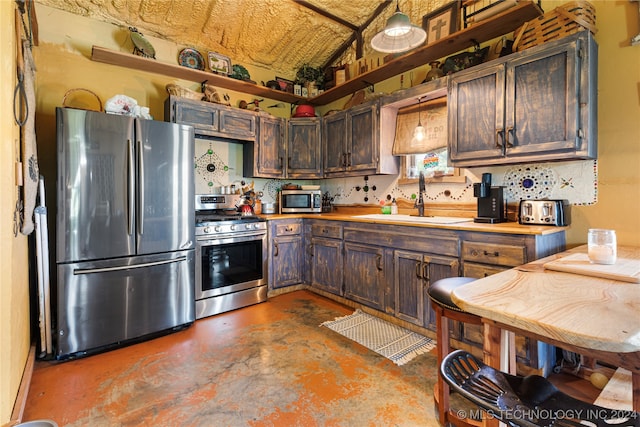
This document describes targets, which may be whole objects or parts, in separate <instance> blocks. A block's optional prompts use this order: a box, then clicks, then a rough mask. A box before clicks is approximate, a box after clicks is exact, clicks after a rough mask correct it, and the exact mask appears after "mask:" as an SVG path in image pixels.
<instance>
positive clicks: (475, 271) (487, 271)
mask: <svg viewBox="0 0 640 427" xmlns="http://www.w3.org/2000/svg"><path fill="white" fill-rule="evenodd" d="M508 269H509V267H498V266H494V265H485V264H475V263H472V262H465V263H464V264H463V267H462V275H463V276H464V277H473V278H475V279H481V278H483V277H487V276H491V275H492V274H496V273H500V272H501V271H504V270H508Z"/></svg>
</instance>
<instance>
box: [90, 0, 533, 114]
mask: <svg viewBox="0 0 640 427" xmlns="http://www.w3.org/2000/svg"><path fill="white" fill-rule="evenodd" d="M542 13H543V12H542V9H540V7H539V6H538V5H537V4H536V3H535V2H532V1H531V2H530V1H523V2H518V4H517V6H514V7H512V8H510V9H507V10H505V11H504V12H502V13H499V14H497V15H495V16H493V17H491V18H488V19H486V20H484V21H481V22H479V23H477V24H475V25H474V26H472V27H469V28H465V29H464V30H461V31H457V32H455V33H453V34H451V35H449V36H447V37H445V38H443V39H440V40H439V41H437V42H435V43H432V44H430V45H427V46H423V47H420V48H418V49H415V50H412V51H411V52H409V53H407V54H405V55H403V56H400V57H398V58H395V59H393V60H391V61H389V62H387V63H385V64H384V65H382V66H380V67H379V68H376V69H374V70H371V71H368V72H366V73H363V74H360V75H358V76H357V77H355V78H353V79H350V80H347V81H346V82H345V83H343V84H341V85H339V86H336V87H333V88H331V89H329V90H327V91H325V92H323V93H321V94H320V95H318V96H316V97H313V98H303V97H301V96H297V95H294V94H292V93H288V92H283V91H279V90H273V89H269V88H267V87H264V86H259V85H256V84H253V83H249V82H245V81H242V80H236V79H232V78H230V77H225V76H221V75H218V74H213V73H211V72H207V71H200V70H194V69H192V68H187V67H183V66H180V65H173V64H167V63H164V62H159V61H156V60H155V59H150V58H144V57H141V56H137V55H132V54H130V53H124V52H117V51H114V50H110V49H106V48H103V47H99V46H93V49H92V52H91V60H93V61H97V62H104V63H107V64H112V65H119V66H121V67H127V68H133V69H136V70H141V71H148V72H151V73H157V74H163V75H166V76H170V77H175V78H179V79H183V80H189V81H194V82H203V81H205V80H206V81H207V83H209V84H211V85H213V86H216V87H219V88H224V89H228V90H233V91H237V92H242V93H248V94H251V95H255V96H259V97H264V98H269V99H275V100H278V101H283V102H288V103H290V104H299V103H303V102H305V103H309V104H313V105H325V104H328V103H330V102H333V101H336V100H338V99H340V98H343V97H345V96H348V95H352V94H353V93H354V92H356V91H358V90H361V89H364V88H366V87H368V86H371V85H373V84H375V83H379V82H381V81H383V80H386V79H388V78H391V77H393V76H397V75H399V74H402V73H404V72H407V71H409V70H413V69H414V68H417V67H420V66H422V65H424V64H427V63H429V62H431V61H434V60H437V59H440V58H443V57H445V56H448V55H451V54H454V53H456V52H459V51H461V50H464V49H468V48H470V47H473V46H475V45H476V44H477V43H482V42H485V41H488V40H491V39H493V38H496V37H500V36H502V35H504V34H507V33H510V32H511V31H514V30H515V29H517V28H518V27H520V26H521V25H522V24H524V23H525V22H527V21H530V20H532V19H534V18H536V17H538V16H540V15H542Z"/></svg>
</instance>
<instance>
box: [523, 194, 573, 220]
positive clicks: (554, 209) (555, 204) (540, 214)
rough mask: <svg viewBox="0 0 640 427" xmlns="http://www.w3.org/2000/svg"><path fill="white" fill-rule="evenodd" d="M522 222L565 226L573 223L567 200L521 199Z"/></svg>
mask: <svg viewBox="0 0 640 427" xmlns="http://www.w3.org/2000/svg"><path fill="white" fill-rule="evenodd" d="M519 212H520V215H519V222H520V224H531V225H555V226H565V225H569V224H570V223H571V205H570V204H569V202H568V201H567V200H521V201H520V209H519Z"/></svg>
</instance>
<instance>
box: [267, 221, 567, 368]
mask: <svg viewBox="0 0 640 427" xmlns="http://www.w3.org/2000/svg"><path fill="white" fill-rule="evenodd" d="M303 221H304V222H303ZM270 223H271V224H270V227H269V230H270V233H272V234H271V236H270V237H271V247H270V264H269V265H270V269H271V270H270V272H269V277H270V289H275V288H279V287H284V286H290V285H294V284H300V283H306V284H307V285H309V286H310V288H311V289H318V290H322V291H324V292H325V293H327V294H328V295H329V296H331V295H335V296H336V298H338V297H339V298H346V299H348V300H351V301H353V302H355V303H358V304H362V305H363V306H366V307H370V308H372V309H375V310H378V311H380V312H381V313H385V314H387V315H391V316H395V317H397V318H398V319H400V320H403V321H406V322H410V323H411V324H413V325H416V326H419V327H423V328H425V329H428V330H431V331H435V315H434V312H433V310H432V309H431V303H430V300H429V297H428V294H427V289H428V287H429V285H430V284H431V283H433V282H435V281H437V280H440V279H443V278H447V277H456V276H467V277H475V278H481V277H485V276H487V275H490V274H494V273H496V272H499V271H503V270H505V269H509V268H513V267H516V266H518V265H521V264H525V263H527V262H530V261H533V260H535V259H538V258H541V257H545V256H548V255H551V254H554V253H557V252H560V251H562V250H564V248H565V232H564V231H563V230H558V231H557V232H555V233H546V234H538V235H535V234H526V233H525V234H507V233H488V232H476V231H473V232H470V231H461V230H449V229H437V228H425V227H412V226H402V225H392V224H389V225H386V224H369V223H361V222H351V221H331V220H320V219H304V220H302V219H295V220H283V219H279V220H274V221H270ZM303 225H304V228H303ZM296 266H297V269H296ZM305 266H306V267H305ZM305 268H306V272H305ZM451 337H452V339H453V341H452V342H453V343H454V346H458V347H461V348H466V349H470V348H476V349H479V350H480V351H481V349H482V330H481V328H479V327H477V326H474V325H466V324H460V323H456V322H453V323H452V325H451ZM516 351H517V361H518V370H519V372H520V373H539V374H543V375H546V374H548V373H550V371H551V369H552V368H553V366H554V364H555V348H554V347H552V346H550V345H547V344H544V343H541V342H536V341H531V340H528V339H526V338H524V337H516Z"/></svg>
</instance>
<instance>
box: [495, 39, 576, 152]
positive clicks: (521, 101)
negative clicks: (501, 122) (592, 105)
mask: <svg viewBox="0 0 640 427" xmlns="http://www.w3.org/2000/svg"><path fill="white" fill-rule="evenodd" d="M577 55H578V49H577V41H573V42H572V43H569V44H564V45H561V46H557V47H555V48H553V49H546V50H544V51H542V52H538V53H537V54H535V55H527V56H524V57H520V58H518V59H516V60H514V61H510V62H507V77H506V88H507V89H506V103H505V126H506V128H505V132H506V133H505V138H506V145H507V156H508V157H514V156H525V155H530V154H532V153H544V154H545V155H549V154H551V153H553V152H557V151H560V152H571V151H575V150H576V149H577V148H579V146H580V142H581V141H580V138H579V137H578V134H577V124H578V115H579V108H580V105H579V100H578V96H577V95H578V92H577V90H578V87H579V77H580V73H579V72H578V71H579V70H577V69H576V65H577V64H578V61H579V59H578V58H577Z"/></svg>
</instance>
